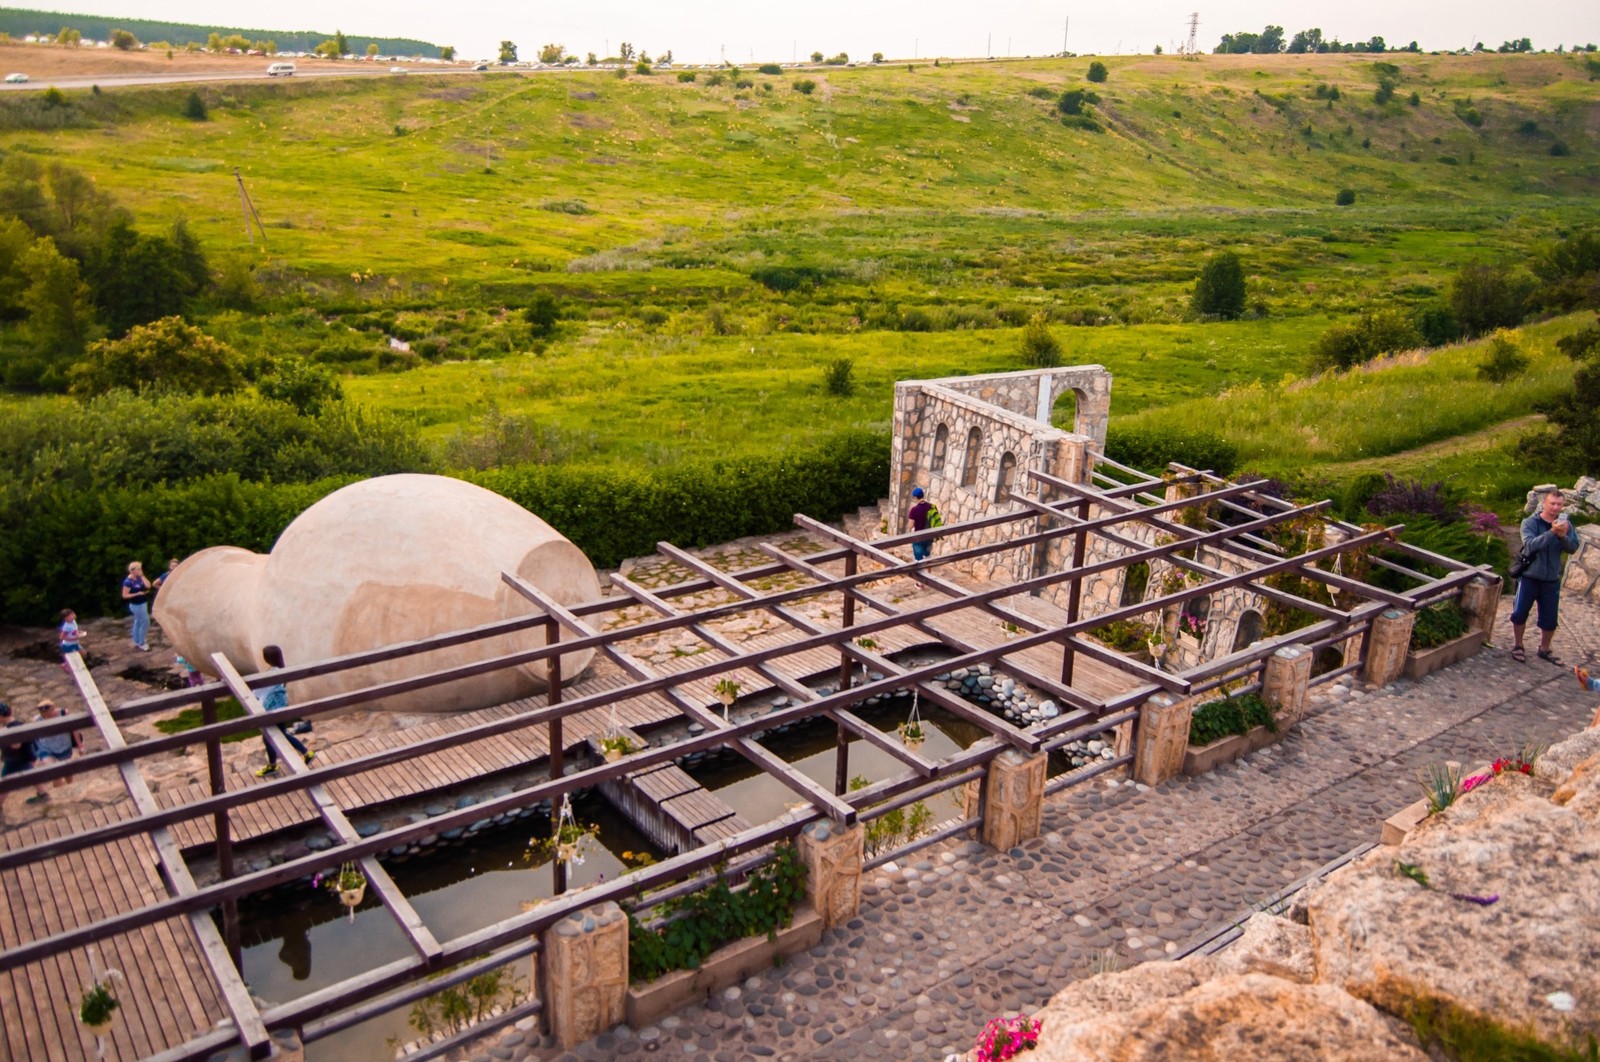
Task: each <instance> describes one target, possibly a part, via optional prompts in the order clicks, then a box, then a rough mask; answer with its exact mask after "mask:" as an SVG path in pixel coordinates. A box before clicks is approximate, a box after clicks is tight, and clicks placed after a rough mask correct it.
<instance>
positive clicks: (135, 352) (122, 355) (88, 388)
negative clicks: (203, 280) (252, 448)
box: [71, 317, 244, 395]
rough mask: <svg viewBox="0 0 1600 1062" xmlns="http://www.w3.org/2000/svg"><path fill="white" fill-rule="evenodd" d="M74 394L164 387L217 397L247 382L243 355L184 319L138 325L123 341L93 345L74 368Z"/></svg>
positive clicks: (167, 318) (94, 393)
mask: <svg viewBox="0 0 1600 1062" xmlns="http://www.w3.org/2000/svg"><path fill="white" fill-rule="evenodd" d="M71 378H72V393H73V394H75V395H103V394H105V393H106V392H107V391H112V390H115V389H117V388H121V389H123V390H126V391H141V390H145V389H157V390H159V389H166V390H171V391H178V392H183V393H187V394H203V395H217V394H226V393H228V392H230V391H237V390H238V389H239V388H240V387H242V386H244V359H243V358H241V357H240V356H239V352H238V351H236V350H234V349H233V348H232V347H230V346H228V345H227V344H226V343H221V342H218V341H217V340H215V339H213V338H211V337H210V336H208V335H206V334H205V333H204V332H202V331H200V329H198V328H195V327H193V326H192V325H187V324H184V322H183V318H181V317H163V318H162V319H161V320H159V321H154V322H152V323H150V324H147V325H139V326H138V327H136V328H134V329H133V330H132V331H130V332H129V333H128V334H127V335H126V336H124V337H123V338H121V339H102V340H101V341H99V342H98V343H92V344H90V346H89V350H88V352H87V354H85V356H84V360H83V361H81V362H79V363H78V364H76V365H74V366H73V367H72V371H71Z"/></svg>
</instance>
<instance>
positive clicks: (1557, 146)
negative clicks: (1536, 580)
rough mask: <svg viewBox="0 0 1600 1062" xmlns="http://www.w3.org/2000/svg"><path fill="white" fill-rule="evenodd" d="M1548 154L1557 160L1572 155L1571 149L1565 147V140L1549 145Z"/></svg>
mask: <svg viewBox="0 0 1600 1062" xmlns="http://www.w3.org/2000/svg"><path fill="white" fill-rule="evenodd" d="M1550 154H1552V155H1554V156H1555V157H1556V158H1558V159H1559V158H1566V157H1567V156H1568V155H1570V154H1572V149H1571V148H1570V147H1568V146H1567V142H1566V141H1565V140H1557V141H1556V142H1555V143H1554V144H1551V145H1550Z"/></svg>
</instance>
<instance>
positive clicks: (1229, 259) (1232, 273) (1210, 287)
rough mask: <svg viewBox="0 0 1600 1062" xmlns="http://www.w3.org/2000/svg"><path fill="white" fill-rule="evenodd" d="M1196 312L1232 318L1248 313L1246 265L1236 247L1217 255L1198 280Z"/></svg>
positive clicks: (1192, 302)
mask: <svg viewBox="0 0 1600 1062" xmlns="http://www.w3.org/2000/svg"><path fill="white" fill-rule="evenodd" d="M1191 306H1192V308H1193V310H1194V312H1195V313H1196V314H1197V315H1199V316H1201V317H1217V318H1220V319H1222V320H1224V321H1232V320H1236V319H1237V318H1239V317H1240V316H1241V315H1242V314H1243V313H1244V266H1243V265H1241V264H1240V262H1239V256H1238V255H1236V254H1234V253H1233V252H1232V251H1223V252H1222V253H1221V254H1218V255H1214V256H1213V257H1212V258H1211V260H1210V261H1208V262H1207V263H1206V264H1205V268H1203V269H1201V270H1200V276H1199V277H1198V278H1197V279H1196V280H1195V284H1194V297H1193V299H1192V301H1191Z"/></svg>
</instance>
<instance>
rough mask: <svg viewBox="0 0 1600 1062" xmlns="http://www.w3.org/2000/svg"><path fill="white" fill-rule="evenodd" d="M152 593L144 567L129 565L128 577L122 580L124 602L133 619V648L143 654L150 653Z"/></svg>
mask: <svg viewBox="0 0 1600 1062" xmlns="http://www.w3.org/2000/svg"><path fill="white" fill-rule="evenodd" d="M151 593H153V591H152V590H151V589H150V580H148V579H146V578H145V577H144V565H142V564H140V563H139V562H138V561H134V562H133V563H132V564H129V565H128V577H127V578H126V579H124V580H122V600H124V601H126V602H127V603H128V614H129V615H130V616H132V617H133V647H134V648H135V649H137V650H139V652H141V653H148V652H149V651H150V640H149V639H150V595H151Z"/></svg>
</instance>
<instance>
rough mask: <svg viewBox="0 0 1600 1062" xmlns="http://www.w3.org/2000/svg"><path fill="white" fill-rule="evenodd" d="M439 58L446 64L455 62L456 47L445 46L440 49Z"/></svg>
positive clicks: (451, 45)
mask: <svg viewBox="0 0 1600 1062" xmlns="http://www.w3.org/2000/svg"><path fill="white" fill-rule="evenodd" d="M439 58H440V59H443V60H444V61H445V62H447V63H453V62H455V61H456V47H455V45H453V44H447V45H445V46H444V47H443V48H440V49H439Z"/></svg>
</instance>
